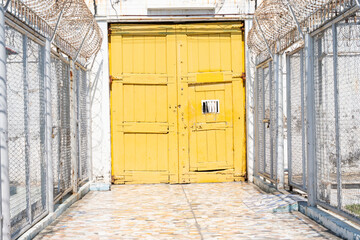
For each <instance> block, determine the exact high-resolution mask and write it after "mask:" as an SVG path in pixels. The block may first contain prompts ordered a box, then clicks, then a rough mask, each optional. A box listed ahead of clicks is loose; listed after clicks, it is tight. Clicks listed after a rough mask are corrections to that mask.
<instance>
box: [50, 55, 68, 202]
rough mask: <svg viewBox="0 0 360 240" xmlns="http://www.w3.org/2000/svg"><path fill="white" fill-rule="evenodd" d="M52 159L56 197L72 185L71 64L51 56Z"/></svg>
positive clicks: (56, 198)
mask: <svg viewBox="0 0 360 240" xmlns="http://www.w3.org/2000/svg"><path fill="white" fill-rule="evenodd" d="M51 73H52V74H51V96H52V101H51V103H52V121H53V126H52V159H53V171H54V199H55V200H58V198H59V197H61V196H62V195H63V194H64V193H65V192H67V190H69V188H70V187H71V155H70V107H69V65H68V64H66V63H65V62H64V61H62V60H61V59H59V58H57V57H52V58H51Z"/></svg>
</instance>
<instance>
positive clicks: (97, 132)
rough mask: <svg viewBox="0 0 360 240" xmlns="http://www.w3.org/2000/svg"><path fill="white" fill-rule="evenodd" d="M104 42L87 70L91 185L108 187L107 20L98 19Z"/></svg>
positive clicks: (108, 101)
mask: <svg viewBox="0 0 360 240" xmlns="http://www.w3.org/2000/svg"><path fill="white" fill-rule="evenodd" d="M98 24H99V26H100V28H101V30H102V34H103V42H102V46H101V50H100V51H99V52H98V54H97V55H96V58H95V60H94V62H93V63H92V67H91V71H90V88H91V90H90V112H91V132H92V136H91V159H92V164H91V165H92V174H91V175H92V181H93V182H94V183H95V185H94V184H93V185H92V186H91V188H92V189H108V188H109V186H110V183H111V147H110V143H111V142H110V139H111V138H110V137H111V135H110V94H109V91H110V89H109V53H108V39H107V31H108V27H107V22H106V21H99V22H98Z"/></svg>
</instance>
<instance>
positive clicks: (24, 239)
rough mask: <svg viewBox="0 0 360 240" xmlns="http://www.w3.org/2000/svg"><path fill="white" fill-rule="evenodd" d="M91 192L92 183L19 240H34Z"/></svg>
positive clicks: (82, 188) (87, 184)
mask: <svg viewBox="0 0 360 240" xmlns="http://www.w3.org/2000/svg"><path fill="white" fill-rule="evenodd" d="M89 191H90V182H88V183H86V184H85V185H84V186H82V187H81V188H80V189H79V192H78V193H76V194H73V195H71V196H70V197H69V198H68V199H66V200H65V201H64V202H63V203H62V204H60V205H59V206H58V207H57V209H56V210H55V211H54V212H53V213H49V214H48V215H47V216H46V217H45V218H44V219H42V220H41V221H40V222H38V223H37V224H35V225H34V226H33V227H31V228H30V229H29V230H28V231H26V232H25V233H24V234H23V235H21V236H20V237H19V238H18V239H19V240H30V239H33V238H34V237H35V236H36V235H37V234H38V233H39V232H41V231H42V230H44V229H45V228H46V227H47V226H49V225H50V224H51V223H52V222H54V221H55V220H56V219H57V218H58V217H59V216H60V215H61V214H63V213H64V212H65V211H66V210H67V209H68V208H69V207H70V206H71V205H72V204H73V203H75V202H76V201H78V200H80V199H81V198H83V197H84V196H85V195H86V194H87V193H88V192H89Z"/></svg>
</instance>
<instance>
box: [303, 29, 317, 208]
mask: <svg viewBox="0 0 360 240" xmlns="http://www.w3.org/2000/svg"><path fill="white" fill-rule="evenodd" d="M305 51H306V52H305V54H306V78H307V98H306V104H307V108H306V109H307V119H308V122H307V146H308V152H307V160H308V165H307V173H308V204H309V206H311V207H314V206H316V149H315V147H316V145H315V137H316V129H315V90H314V87H315V86H314V39H313V38H312V37H311V36H310V34H309V33H307V34H306V35H305Z"/></svg>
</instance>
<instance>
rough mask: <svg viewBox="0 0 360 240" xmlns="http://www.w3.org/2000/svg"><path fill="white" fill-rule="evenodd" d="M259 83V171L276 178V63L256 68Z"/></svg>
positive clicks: (257, 102) (257, 104)
mask: <svg viewBox="0 0 360 240" xmlns="http://www.w3.org/2000/svg"><path fill="white" fill-rule="evenodd" d="M256 76H257V77H256V81H257V82H256V84H257V93H256V94H257V99H256V108H257V110H256V113H257V118H256V119H257V125H256V127H257V139H258V140H257V151H258V155H257V156H258V157H257V161H258V163H257V167H258V169H257V171H258V173H261V174H262V175H263V176H264V177H266V178H268V179H271V180H275V178H276V156H275V154H276V130H277V129H276V126H277V112H276V109H277V108H276V96H277V93H276V84H275V81H274V64H273V61H269V62H268V63H265V64H264V65H262V66H260V67H258V68H257V70H256Z"/></svg>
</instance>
